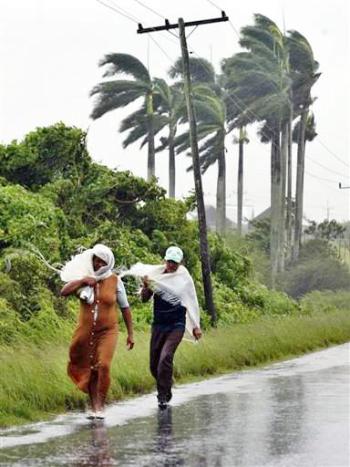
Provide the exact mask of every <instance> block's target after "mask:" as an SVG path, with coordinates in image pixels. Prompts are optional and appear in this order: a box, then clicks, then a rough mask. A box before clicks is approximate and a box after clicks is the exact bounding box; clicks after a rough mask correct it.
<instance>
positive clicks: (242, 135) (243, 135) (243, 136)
mask: <svg viewBox="0 0 350 467" xmlns="http://www.w3.org/2000/svg"><path fill="white" fill-rule="evenodd" d="M234 142H235V143H238V177H237V231H238V235H242V218H243V168H244V157H243V156H244V144H248V143H249V139H248V136H247V131H246V129H245V127H243V126H240V127H239V135H238V138H236V137H235V138H234Z"/></svg>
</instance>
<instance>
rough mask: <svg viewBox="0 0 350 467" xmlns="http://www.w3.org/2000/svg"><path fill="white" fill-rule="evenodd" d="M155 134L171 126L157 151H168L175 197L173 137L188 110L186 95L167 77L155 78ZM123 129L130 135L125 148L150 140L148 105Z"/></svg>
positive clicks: (125, 124)
mask: <svg viewBox="0 0 350 467" xmlns="http://www.w3.org/2000/svg"><path fill="white" fill-rule="evenodd" d="M153 85H154V91H153V110H154V115H153V136H154V138H155V137H156V136H157V135H158V134H160V133H161V132H162V130H164V129H165V128H168V135H167V136H161V137H160V141H161V144H160V145H159V146H158V147H156V148H155V152H156V153H157V152H161V151H163V150H165V149H166V148H168V150H169V189H168V194H169V197H170V198H175V174H176V169H175V146H174V139H175V135H176V131H177V122H178V120H179V118H180V117H181V116H182V115H183V113H184V112H185V111H186V109H185V101H184V98H183V94H181V93H180V91H179V90H178V89H177V87H176V86H169V85H168V84H167V82H166V81H165V80H164V79H159V78H154V80H153ZM120 131H121V132H126V131H129V134H128V136H127V138H126V139H125V140H124V141H123V147H127V146H129V145H130V144H132V143H135V142H136V141H139V140H141V145H140V146H141V148H142V147H144V145H145V144H146V143H147V142H148V125H147V116H146V112H145V106H142V108H141V109H138V110H136V111H135V112H133V113H132V114H130V115H129V116H128V117H126V118H125V119H124V120H122V122H121V125H120Z"/></svg>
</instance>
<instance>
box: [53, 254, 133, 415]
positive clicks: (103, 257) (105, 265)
mask: <svg viewBox="0 0 350 467" xmlns="http://www.w3.org/2000/svg"><path fill="white" fill-rule="evenodd" d="M113 267H114V256H113V253H112V251H111V250H110V249H109V248H108V247H106V246H105V245H95V246H94V247H93V248H91V249H89V250H86V251H84V252H83V253H81V254H80V255H77V256H75V257H74V258H73V259H72V260H71V261H70V262H68V263H67V264H66V265H65V267H64V268H63V270H62V271H61V278H62V280H64V281H66V282H67V283H66V285H65V286H64V287H63V289H62V290H61V295H63V296H67V295H70V294H78V296H79V298H80V315H79V321H78V326H77V328H76V330H75V332H74V334H73V339H72V342H71V345H70V349H69V363H68V375H69V376H70V378H71V379H72V380H73V382H74V383H75V384H76V385H77V387H78V388H79V389H80V390H81V391H84V392H86V393H87V394H89V397H90V403H91V409H92V413H91V414H90V415H89V416H90V417H91V418H104V414H103V410H104V404H105V400H106V395H107V392H108V389H109V386H110V365H111V362H112V358H113V355H114V351H115V347H116V344H117V336H118V312H117V304H118V305H119V308H120V309H121V311H122V315H123V319H124V322H125V325H126V328H127V331H128V337H127V347H128V348H129V349H132V348H133V346H134V340H133V329H132V316H131V311H130V307H129V304H128V301H127V297H126V294H125V289H124V286H123V283H122V281H121V279H119V278H118V276H116V275H115V274H114V273H113V272H112V269H113ZM84 273H85V274H84ZM74 276H75V277H77V278H76V279H73V280H67V279H71V278H72V277H74ZM79 276H83V277H79Z"/></svg>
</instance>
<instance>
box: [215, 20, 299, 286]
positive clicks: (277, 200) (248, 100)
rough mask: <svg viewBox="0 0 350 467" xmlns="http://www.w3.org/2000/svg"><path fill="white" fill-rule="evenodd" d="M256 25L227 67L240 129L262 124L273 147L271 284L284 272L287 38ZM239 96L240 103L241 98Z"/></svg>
mask: <svg viewBox="0 0 350 467" xmlns="http://www.w3.org/2000/svg"><path fill="white" fill-rule="evenodd" d="M254 18H255V22H254V25H253V26H246V27H244V28H242V30H241V39H240V44H241V46H242V47H244V48H246V49H247V50H248V51H247V52H242V53H239V54H236V55H235V56H233V57H231V58H229V59H227V60H225V61H224V63H223V71H224V73H225V75H226V81H227V83H228V84H227V90H228V92H230V89H231V90H232V91H233V93H234V98H235V100H237V105H238V107H240V108H241V109H240V112H239V113H238V114H237V115H236V116H235V118H234V120H233V123H232V124H234V125H236V126H240V125H247V124H249V123H253V122H262V123H263V126H262V127H261V129H260V135H261V139H262V141H263V142H270V143H271V238H270V242H271V268H272V282H274V280H275V278H276V276H277V273H278V271H279V270H280V269H282V268H283V250H284V248H283V234H284V217H285V212H284V211H285V202H284V199H285V193H284V191H283V190H284V186H285V182H284V177H285V169H284V167H285V165H286V164H285V161H284V157H285V154H284V151H281V138H280V134H281V131H282V130H283V132H285V131H286V128H287V126H286V125H284V123H285V122H286V121H288V118H289V114H290V112H289V109H290V106H291V103H290V98H289V89H290V77H289V74H288V54H287V49H286V46H285V39H284V36H283V34H282V32H281V31H280V30H279V28H278V27H277V25H276V24H275V23H274V22H273V21H271V20H270V19H269V18H267V17H265V16H263V15H255V17H254ZM237 98H238V99H237Z"/></svg>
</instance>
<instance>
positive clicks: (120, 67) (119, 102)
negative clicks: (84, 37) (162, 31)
mask: <svg viewBox="0 0 350 467" xmlns="http://www.w3.org/2000/svg"><path fill="white" fill-rule="evenodd" d="M106 65H107V66H108V68H107V70H106V71H105V73H104V75H103V77H111V76H113V77H116V76H120V75H127V76H129V77H131V78H132V79H114V80H111V81H103V82H101V83H99V84H97V85H96V86H95V87H94V88H93V89H92V91H91V96H97V99H96V101H95V104H94V108H93V111H92V114H91V117H92V118H93V119H94V120H95V119H97V118H100V117H102V115H104V114H105V113H107V112H110V111H112V110H115V109H118V108H121V107H125V106H127V105H128V104H130V103H132V102H134V101H136V100H137V99H139V98H142V99H143V101H144V102H143V105H142V107H141V108H140V109H139V111H137V112H134V113H133V114H132V118H141V119H143V125H144V126H145V127H146V128H147V142H148V160H147V180H150V179H151V178H152V177H153V176H154V174H155V157H154V154H155V149H154V108H153V99H154V83H153V81H152V79H151V77H150V74H149V72H148V70H147V68H146V67H145V66H144V65H143V63H142V62H140V60H138V59H137V58H136V57H134V56H133V55H129V54H120V53H113V54H108V55H105V57H104V58H103V59H102V60H101V61H100V63H99V66H101V67H103V66H106ZM135 138H136V135H135V133H131V134H130V135H129V137H128V138H127V140H126V141H127V143H125V142H124V145H127V144H130V142H132V141H133V140H135ZM136 139H138V138H136Z"/></svg>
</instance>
